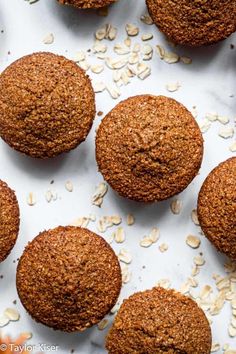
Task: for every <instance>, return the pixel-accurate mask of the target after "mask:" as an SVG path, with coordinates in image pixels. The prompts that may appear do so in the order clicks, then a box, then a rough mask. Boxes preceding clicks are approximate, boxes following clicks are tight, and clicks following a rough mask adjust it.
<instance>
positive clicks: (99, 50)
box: [80, 40, 107, 61]
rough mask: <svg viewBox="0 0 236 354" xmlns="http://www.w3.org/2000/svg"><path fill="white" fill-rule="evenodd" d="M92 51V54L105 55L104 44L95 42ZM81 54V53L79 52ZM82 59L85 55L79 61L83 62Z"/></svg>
mask: <svg viewBox="0 0 236 354" xmlns="http://www.w3.org/2000/svg"><path fill="white" fill-rule="evenodd" d="M92 49H93V53H106V51H107V46H106V44H105V43H103V42H101V41H98V40H96V41H95V43H94V45H93V48H92ZM81 53H83V52H81ZM84 59H85V55H84V58H83V59H81V60H84ZM81 60H80V61H81Z"/></svg>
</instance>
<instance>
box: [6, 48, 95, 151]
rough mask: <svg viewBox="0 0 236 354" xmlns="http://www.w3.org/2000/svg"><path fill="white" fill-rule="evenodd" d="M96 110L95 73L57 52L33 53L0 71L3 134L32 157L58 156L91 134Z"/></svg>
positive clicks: (13, 145)
mask: <svg viewBox="0 0 236 354" xmlns="http://www.w3.org/2000/svg"><path fill="white" fill-rule="evenodd" d="M94 116H95V103H94V92H93V89H92V86H91V82H90V80H89V78H88V77H87V76H86V74H85V73H84V71H83V70H82V69H81V68H80V67H79V66H78V65H77V64H75V63H74V62H73V61H71V60H68V59H66V58H64V57H63V56H59V55H55V54H52V53H44V52H42V53H34V54H31V55H27V56H25V57H23V58H21V59H19V60H17V61H15V62H14V63H12V64H11V65H10V66H9V67H8V68H6V69H5V70H4V71H3V73H2V74H1V75H0V136H1V137H2V138H3V140H5V142H6V143H7V144H9V145H10V146H11V147H12V148H14V149H16V150H18V151H20V152H23V153H25V154H27V155H30V156H32V157H38V158H47V157H54V156H56V155H58V154H60V153H62V152H66V151H69V150H71V149H73V148H75V147H76V146H77V145H79V144H80V143H81V142H82V141H84V140H85V138H86V136H87V134H88V132H89V130H90V128H91V125H92V122H93V119H94Z"/></svg>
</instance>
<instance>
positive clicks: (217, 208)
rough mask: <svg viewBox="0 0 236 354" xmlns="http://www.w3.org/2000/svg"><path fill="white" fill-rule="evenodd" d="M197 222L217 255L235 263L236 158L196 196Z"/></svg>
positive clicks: (219, 168)
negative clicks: (219, 254) (221, 253)
mask: <svg viewBox="0 0 236 354" xmlns="http://www.w3.org/2000/svg"><path fill="white" fill-rule="evenodd" d="M197 211H198V219H199V223H200V226H201V228H202V230H203V232H204V234H205V235H206V236H207V238H208V239H209V240H210V241H211V242H212V243H213V244H214V245H215V247H216V248H217V249H218V251H220V252H223V253H225V254H227V255H228V256H229V257H230V258H231V259H233V260H236V157H232V158H230V159H228V160H226V161H224V162H222V163H221V164H219V165H218V166H217V167H216V168H214V170H213V171H211V173H210V174H209V175H208V177H207V178H206V180H205V181H204V183H203V185H202V188H201V190H200V192H199V196H198V209H197Z"/></svg>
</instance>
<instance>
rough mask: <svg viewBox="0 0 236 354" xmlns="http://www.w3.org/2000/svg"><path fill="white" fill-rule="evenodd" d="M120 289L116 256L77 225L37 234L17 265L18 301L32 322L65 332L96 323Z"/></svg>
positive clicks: (107, 246)
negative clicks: (19, 300)
mask: <svg viewBox="0 0 236 354" xmlns="http://www.w3.org/2000/svg"><path fill="white" fill-rule="evenodd" d="M120 289H121V271H120V265H119V262H118V259H117V257H116V255H115V253H114V251H113V250H112V248H111V247H110V246H109V245H108V243H107V242H106V241H105V240H104V239H103V238H101V237H100V236H98V235H96V234H94V233H93V232H91V231H89V230H87V229H83V228H79V227H72V226H70V227H61V226H60V227H57V228H56V229H53V230H49V231H44V232H42V233H41V234H39V235H38V236H37V237H36V238H35V239H34V240H33V241H32V242H31V243H30V244H29V245H28V246H27V247H26V249H25V251H24V253H23V255H22V257H21V258H20V261H19V265H18V269H17V290H18V294H19V297H20V299H21V301H22V304H23V305H24V307H25V308H26V310H27V311H28V312H29V314H30V315H31V316H32V317H33V318H34V319H35V320H36V321H38V322H41V323H43V324H45V325H47V326H49V327H53V328H54V329H60V330H62V331H66V332H74V331H83V330H85V329H86V328H88V327H90V326H92V325H94V324H96V323H98V322H99V321H100V320H101V319H102V318H103V317H104V316H105V315H106V314H107V313H108V312H109V311H110V310H111V308H112V307H113V306H114V305H115V303H116V301H117V297H118V296H119V292H120Z"/></svg>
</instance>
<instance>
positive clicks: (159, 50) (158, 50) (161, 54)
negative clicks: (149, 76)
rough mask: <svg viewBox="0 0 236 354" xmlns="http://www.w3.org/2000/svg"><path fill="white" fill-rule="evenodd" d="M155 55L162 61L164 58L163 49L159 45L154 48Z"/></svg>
mask: <svg viewBox="0 0 236 354" xmlns="http://www.w3.org/2000/svg"><path fill="white" fill-rule="evenodd" d="M156 49H157V54H158V55H159V57H160V59H161V60H163V59H164V57H165V49H164V48H163V47H162V46H161V45H157V46H156Z"/></svg>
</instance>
